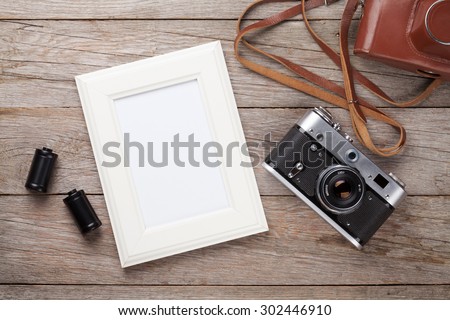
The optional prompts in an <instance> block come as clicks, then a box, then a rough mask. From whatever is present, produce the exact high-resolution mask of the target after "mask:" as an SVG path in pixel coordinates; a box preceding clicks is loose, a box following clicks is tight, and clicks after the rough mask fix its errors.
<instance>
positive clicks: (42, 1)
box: [0, 0, 343, 20]
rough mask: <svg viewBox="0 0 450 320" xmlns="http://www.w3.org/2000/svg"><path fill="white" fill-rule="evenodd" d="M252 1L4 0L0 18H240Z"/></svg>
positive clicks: (259, 13) (261, 12)
mask: <svg viewBox="0 0 450 320" xmlns="http://www.w3.org/2000/svg"><path fill="white" fill-rule="evenodd" d="M251 2H252V1H251V0H250V1H242V0H226V1H207V0H195V1H182V0H146V1H142V0H97V1H90V0H77V1H70V2H68V1H64V0H37V1H31V2H30V1H26V0H17V1H13V0H3V1H2V3H1V4H0V19H148V20H151V19H188V20H193V19H199V20H204V19H209V20H211V19H237V18H238V17H239V15H240V14H241V12H242V11H243V10H244V9H245V8H246V7H247V6H248V5H249V4H250V3H251ZM293 5H295V1H291V2H288V3H286V4H270V5H266V6H264V7H263V8H261V9H257V10H256V11H255V12H254V13H253V14H252V15H250V16H249V17H250V18H257V17H258V18H260V17H266V16H267V12H268V11H270V10H272V11H273V12H277V11H279V10H281V9H282V8H289V7H291V6H293ZM342 9H343V1H341V2H339V3H336V4H334V5H333V6H330V7H328V8H327V7H321V8H318V9H315V10H314V11H313V12H311V17H313V18H316V19H333V18H334V19H337V18H338V17H340V15H337V12H340V11H341V10H342Z"/></svg>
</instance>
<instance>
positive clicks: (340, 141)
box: [263, 107, 406, 249]
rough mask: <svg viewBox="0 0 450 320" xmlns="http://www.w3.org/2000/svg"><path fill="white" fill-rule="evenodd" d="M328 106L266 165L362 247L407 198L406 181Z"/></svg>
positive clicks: (300, 125) (310, 116)
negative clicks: (344, 128) (359, 143)
mask: <svg viewBox="0 0 450 320" xmlns="http://www.w3.org/2000/svg"><path fill="white" fill-rule="evenodd" d="M352 142H353V140H352V139H351V138H350V136H349V135H348V134H346V133H342V132H341V128H340V125H339V124H338V123H336V122H334V120H333V118H332V116H331V114H330V113H329V112H328V111H327V110H325V109H324V108H321V107H319V108H315V109H314V110H312V111H309V112H307V113H306V115H305V116H304V117H303V118H302V119H300V120H299V121H298V122H297V123H296V125H295V126H294V127H293V128H292V129H291V130H289V132H288V133H287V134H286V136H285V137H284V138H283V140H282V141H280V142H279V143H278V145H277V147H276V148H274V149H273V150H272V151H271V153H270V154H269V155H268V156H267V158H266V160H265V162H264V163H263V167H264V168H265V169H266V170H268V171H269V172H270V173H271V174H272V175H274V176H275V177H276V178H277V179H278V180H279V181H281V182H282V183H283V184H284V185H285V186H286V187H287V188H289V189H290V190H291V191H292V192H293V193H294V194H295V195H296V196H298V197H299V198H300V199H302V200H303V201H305V202H306V204H308V205H309V206H310V207H311V208H312V209H313V210H314V211H316V212H317V213H318V214H319V215H320V216H321V217H322V218H323V219H325V221H327V222H328V223H329V224H330V225H331V226H333V227H334V228H335V229H336V230H337V231H339V233H341V234H342V235H343V236H344V237H345V238H346V239H347V240H349V241H350V242H351V243H353V245H355V246H356V247H357V248H358V249H362V247H363V246H364V245H365V244H366V243H367V241H368V240H369V239H370V238H371V237H372V236H373V235H374V233H375V232H376V231H377V230H378V229H379V228H380V227H381V225H382V224H383V223H384V222H385V221H386V219H387V218H388V217H389V216H390V215H391V214H392V212H393V211H394V209H395V208H396V207H397V206H398V205H399V204H400V202H401V201H402V200H403V198H405V196H406V192H405V185H404V184H403V183H402V182H401V181H400V180H399V179H398V178H397V177H395V176H394V175H393V174H392V173H389V174H386V173H385V172H383V171H382V170H381V169H380V168H378V167H377V166H376V165H375V164H374V163H373V162H372V161H371V160H369V159H368V158H367V157H366V156H365V155H364V154H363V153H362V152H361V151H359V150H358V149H356V148H355V146H354V145H353V144H352Z"/></svg>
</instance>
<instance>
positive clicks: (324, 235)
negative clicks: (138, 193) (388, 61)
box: [0, 0, 450, 299]
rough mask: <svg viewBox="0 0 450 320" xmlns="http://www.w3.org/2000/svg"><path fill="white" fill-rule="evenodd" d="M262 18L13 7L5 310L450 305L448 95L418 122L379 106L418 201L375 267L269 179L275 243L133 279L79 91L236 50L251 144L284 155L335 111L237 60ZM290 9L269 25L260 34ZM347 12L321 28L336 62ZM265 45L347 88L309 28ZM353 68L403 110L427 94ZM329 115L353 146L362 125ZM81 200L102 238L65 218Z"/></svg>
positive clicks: (2, 161)
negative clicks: (51, 303) (49, 151)
mask: <svg viewBox="0 0 450 320" xmlns="http://www.w3.org/2000/svg"><path fill="white" fill-rule="evenodd" d="M249 2H250V0H248V1H238V0H228V1H206V0H195V1H178V0H176V1H175V0H173V1H162V0H159V1H158V0H153V1H138V0H127V1H118V0H98V1H92V0H79V1H56V0H55V1H45V0H35V1H26V0H2V2H1V4H0V19H1V20H0V34H1V37H0V43H1V46H0V60H1V62H0V66H1V69H0V70H1V73H0V139H1V140H0V298H3V299H13V298H15V299H36V298H41V299H47V298H52V299H60V298H67V299H85V298H86V299H109V298H116V299H131V298H146V299H157V298H159V299H166V298H200V299H209V298H223V299H229V298H230V299H231V298H260V299H266V298H286V299H290V298H297V299H307V298H322V299H334V298H357V299H359V298H366V299H372V298H375V299H379V298H383V299H384V298H387V299H390V298H431V299H435V298H436V299H437V298H446V299H449V298H450V214H449V211H450V210H449V207H450V193H449V189H450V188H449V187H450V183H449V159H450V144H449V142H450V141H449V134H450V127H449V122H450V113H449V110H450V107H449V101H450V90H449V89H450V85H448V84H447V85H444V86H443V87H441V88H440V89H438V90H437V91H436V92H435V93H434V94H433V95H432V96H431V97H430V98H429V99H428V100H426V101H425V102H423V103H422V104H421V105H420V106H418V107H412V108H408V109H402V110H400V109H397V108H393V107H389V106H387V105H386V104H385V103H382V102H380V101H378V100H375V99H374V98H369V99H371V101H374V102H375V103H376V104H378V105H380V106H381V107H382V108H383V109H384V111H385V112H387V113H388V114H390V115H392V116H393V117H394V118H396V119H398V120H400V121H401V122H402V123H403V124H404V125H405V127H406V129H407V132H408V143H407V146H406V148H405V149H404V151H403V152H402V153H401V154H400V155H398V156H396V157H393V158H389V159H382V158H380V157H377V156H373V155H370V153H368V155H369V156H371V157H372V159H373V160H374V161H375V162H377V163H378V164H379V165H380V166H381V167H382V168H384V169H385V170H386V171H387V172H389V171H392V172H394V173H396V174H397V176H399V177H400V178H401V179H403V180H404V181H405V183H406V184H407V191H408V193H409V196H408V198H407V199H406V201H404V203H402V205H401V207H400V208H399V209H398V210H396V211H395V212H394V214H393V215H392V217H391V218H390V219H389V220H388V221H387V222H386V224H385V225H383V227H382V228H381V229H380V230H379V232H378V233H377V234H376V235H375V237H374V238H373V239H372V240H371V241H370V242H369V244H368V245H367V247H366V248H365V249H364V250H363V251H358V250H355V249H354V248H353V247H352V246H351V244H350V243H348V242H347V241H346V240H344V239H343V238H342V237H341V236H340V235H339V234H338V233H337V232H335V231H334V230H333V229H332V228H331V227H330V226H329V225H328V224H326V223H325V222H324V221H322V220H321V219H320V218H319V217H318V216H317V215H316V214H315V213H314V212H313V211H312V210H311V209H309V208H308V207H307V206H306V205H305V204H304V203H303V202H302V201H300V200H299V199H297V198H296V197H294V196H293V195H292V194H290V193H289V191H288V190H287V189H285V188H284V187H283V186H282V185H281V184H280V183H278V182H277V181H275V179H274V178H273V177H272V176H270V175H269V174H268V173H266V172H265V171H264V170H263V169H261V168H260V167H257V168H256V169H255V171H256V175H257V179H258V184H259V188H260V192H261V195H262V201H263V204H264V208H265V211H266V215H267V219H268V223H269V226H270V231H269V232H267V233H265V234H260V235H256V236H251V237H247V238H244V239H240V240H236V241H231V242H228V243H224V244H220V245H216V246H213V247H209V248H204V249H201V250H196V251H193V252H188V253H184V254H180V255H177V256H173V257H169V258H165V259H161V260H157V261H154V262H149V263H145V264H142V265H138V266H134V267H131V268H128V269H121V268H120V265H119V260H118V256H117V252H116V247H115V243H114V240H113V235H112V231H111V226H110V222H109V218H108V215H107V211H106V208H105V203H104V198H103V195H102V189H101V187H100V182H99V179H98V173H97V170H96V167H95V163H94V159H93V153H92V149H91V145H90V142H89V137H88V134H87V131H86V126H85V122H84V118H83V115H82V111H81V107H80V101H79V98H78V94H77V90H76V87H75V82H74V76H75V75H78V74H82V73H86V72H90V71H94V70H99V69H102V68H106V67H110V66H114V65H118V64H122V63H126V62H131V61H135V60H139V59H142V58H146V57H151V56H156V55H159V54H163V53H167V52H171V51H175V50H178V49H182V48H187V47H191V46H195V45H198V44H203V43H206V42H209V41H213V40H221V41H222V45H223V47H224V50H225V54H226V60H227V64H228V67H229V72H230V77H231V80H232V85H233V89H234V92H235V95H236V100H237V104H238V106H239V111H240V115H241V119H242V122H243V127H244V131H245V134H246V137H247V139H248V140H249V141H262V140H263V139H264V136H265V134H266V133H269V132H270V133H271V134H272V139H273V140H275V141H277V140H279V139H280V138H281V137H282V135H283V134H284V133H285V132H286V130H287V129H288V128H289V127H290V126H291V125H293V123H294V122H295V121H296V119H297V118H299V117H300V116H302V115H303V114H304V112H305V110H307V109H310V108H312V107H314V106H319V105H324V106H327V105H326V104H324V103H322V102H321V101H318V100H316V99H315V98H312V97H309V96H306V95H305V94H302V93H299V92H296V91H294V90H291V89H288V88H285V87H283V86H281V85H279V84H277V83H274V82H272V81H271V80H268V79H265V78H263V77H261V76H259V75H257V74H254V73H252V72H251V71H249V70H247V69H245V68H243V67H242V66H241V65H240V64H239V63H238V62H237V61H236V60H235V58H234V56H233V52H232V43H233V39H234V36H235V25H236V18H237V17H238V15H239V13H240V12H241V11H242V10H243V9H244V8H245V7H246V6H247V4H248V3H249ZM287 5H290V4H287ZM282 7H283V6H282ZM284 7H286V4H285V5H284ZM278 8H280V6H278V5H270V6H268V7H266V8H264V9H261V10H257V11H256V13H255V14H253V15H251V16H250V19H255V18H261V17H266V16H268V15H269V14H270V13H273V12H276V10H278ZM342 8H343V3H342V2H341V3H338V4H334V5H331V6H329V7H323V8H320V9H316V10H314V12H311V14H310V16H311V17H312V18H313V20H314V21H313V22H312V24H313V27H315V28H316V29H317V30H318V32H319V33H320V34H321V35H322V36H323V37H324V38H325V39H326V40H327V41H329V42H330V43H332V45H333V46H335V47H336V48H337V44H338V39H337V37H336V33H337V30H338V24H339V17H340V14H341V11H342ZM356 26H357V21H355V23H354V26H353V29H354V30H353V35H352V37H353V38H354V35H355V33H356ZM257 42H258V43H259V44H261V45H262V47H264V48H266V49H267V50H270V51H271V52H275V53H278V54H280V55H284V56H289V57H291V58H292V59H293V60H294V61H296V62H299V63H301V64H303V65H305V66H307V67H308V68H309V69H310V70H312V71H315V72H319V73H321V74H322V75H324V76H325V77H327V78H329V79H332V80H335V81H337V82H338V83H342V81H341V76H340V72H339V70H337V68H336V67H335V66H334V65H333V64H332V63H331V62H329V61H328V60H327V59H326V58H325V57H324V56H323V55H322V54H321V53H320V51H319V49H318V47H317V46H316V45H315V44H313V43H312V40H311V39H310V38H309V36H308V35H307V34H306V32H305V28H304V26H303V24H302V23H301V22H300V21H298V20H292V21H289V22H287V23H285V24H283V25H282V26H281V27H280V28H276V29H272V30H270V31H268V32H266V33H264V34H261V35H260V36H259V38H258V40H257ZM263 44H264V45H263ZM393 45H395V44H393ZM248 56H249V55H248ZM252 57H253V56H252ZM353 61H354V64H355V66H357V67H358V68H360V69H361V70H363V71H364V73H365V74H366V75H368V77H369V78H371V79H372V80H373V81H374V82H376V83H377V84H378V85H380V86H381V87H382V88H383V89H385V90H386V91H387V92H388V93H389V94H391V95H392V96H393V97H394V98H396V99H399V100H406V99H407V98H408V97H411V96H412V95H414V94H415V93H416V92H418V90H420V89H421V88H423V87H424V83H425V82H424V80H423V79H421V78H419V77H417V76H415V75H412V74H408V73H406V72H403V71H400V70H396V69H393V68H389V67H386V66H384V65H381V64H377V63H373V62H368V61H363V60H361V59H358V58H355V59H354V60H353ZM264 63H267V64H268V62H264ZM358 90H359V92H360V93H361V95H362V96H364V97H370V96H369V95H368V94H367V92H365V91H364V90H362V89H361V88H358ZM330 110H332V112H333V113H334V114H335V116H336V117H337V118H338V120H340V121H341V123H342V125H343V127H344V128H345V129H346V130H347V131H349V132H352V131H351V128H350V123H349V121H348V115H347V113H346V112H345V111H343V110H339V109H336V108H333V107H331V106H330ZM372 128H373V132H374V136H375V138H376V140H377V141H378V142H379V143H380V144H384V143H388V142H390V141H393V139H395V133H394V132H393V130H392V129H390V128H387V127H385V126H383V125H377V124H375V125H374V126H372ZM42 146H48V147H52V148H53V149H54V150H55V151H56V152H57V153H58V154H59V159H58V164H57V168H56V172H55V176H54V179H53V181H52V184H51V187H50V190H49V192H48V194H42V195H41V194H33V193H30V192H29V191H27V190H26V189H25V188H24V183H25V180H26V176H27V173H28V169H29V166H30V162H31V159H32V155H33V153H34V149H35V148H41V147H42ZM259 151H260V152H261V157H263V153H262V150H259ZM73 188H83V189H85V190H86V192H87V193H88V194H89V198H90V199H91V202H92V204H93V205H94V207H95V209H96V211H97V213H98V215H99V217H100V218H101V220H102V221H103V223H104V226H103V227H102V228H101V230H98V231H99V232H96V233H94V234H91V235H90V236H87V237H83V236H81V234H80V233H79V232H78V230H77V228H76V227H75V225H74V223H73V221H72V218H71V217H70V214H69V213H68V212H67V210H66V208H65V207H64V204H63V202H62V199H63V198H64V197H65V194H66V193H67V192H68V191H69V190H71V189H73Z"/></svg>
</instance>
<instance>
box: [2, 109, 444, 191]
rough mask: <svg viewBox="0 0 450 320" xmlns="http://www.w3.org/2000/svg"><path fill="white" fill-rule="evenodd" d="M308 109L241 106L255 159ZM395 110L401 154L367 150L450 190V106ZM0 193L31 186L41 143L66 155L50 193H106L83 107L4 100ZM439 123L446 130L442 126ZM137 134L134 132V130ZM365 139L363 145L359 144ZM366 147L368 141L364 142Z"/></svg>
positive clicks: (343, 117)
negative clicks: (403, 133) (11, 104)
mask: <svg viewBox="0 0 450 320" xmlns="http://www.w3.org/2000/svg"><path fill="white" fill-rule="evenodd" d="M305 111H306V110H305V109H300V108H295V109H269V108H265V109H241V110H240V116H241V120H242V123H243V128H244V133H245V135H246V138H247V141H248V143H249V145H250V143H252V144H255V143H256V144H257V145H258V147H252V145H250V146H251V148H250V150H251V151H252V152H253V153H255V155H256V156H257V157H255V163H260V162H261V161H263V159H264V158H265V156H266V155H267V154H268V151H267V149H266V147H267V146H270V144H269V143H263V141H265V140H268V139H269V138H268V136H267V134H269V133H270V134H271V141H274V142H276V141H279V140H280V139H282V137H283V135H284V134H285V133H286V132H287V131H288V129H289V128H290V127H291V126H293V125H294V123H295V121H296V120H297V119H298V118H300V117H301V116H302V115H303V114H304V112H305ZM334 114H335V116H336V118H337V119H339V121H340V122H341V123H342V126H343V128H344V129H345V130H347V131H348V132H351V129H350V123H349V120H348V115H347V113H346V111H344V110H338V109H335V110H334ZM389 114H391V115H392V116H393V117H394V118H397V119H404V122H405V126H406V129H407V132H408V141H407V146H406V148H405V150H404V152H403V153H402V154H401V155H399V156H397V157H394V158H389V159H386V158H381V157H378V156H375V155H372V154H370V153H369V152H367V154H368V155H369V156H370V157H371V158H372V159H373V160H374V161H375V162H376V163H377V164H378V165H379V166H380V167H381V168H382V169H384V170H385V171H387V172H390V171H391V172H394V173H395V174H396V175H398V176H399V177H400V178H401V179H403V180H404V181H405V183H406V185H407V191H408V193H409V194H410V195H449V190H450V179H449V161H448V159H449V158H450V144H449V143H448V137H449V136H448V134H449V133H450V127H449V123H450V114H449V113H448V112H446V113H442V111H441V109H439V108H436V109H434V108H430V109H428V110H427V114H428V115H429V116H428V117H424V110H422V109H405V110H398V109H392V110H389ZM372 127H373V128H374V131H373V132H374V137H375V139H376V141H378V142H380V143H382V144H383V143H387V142H389V141H392V140H393V139H395V137H396V135H395V133H394V132H392V130H391V129H390V128H387V127H384V126H376V125H375V124H374V125H373V126H372ZM0 128H1V132H0V142H1V143H0V166H1V167H2V169H3V170H2V172H1V174H0V182H1V183H0V194H29V192H28V191H27V190H26V189H25V188H24V184H25V180H26V177H27V174H28V170H29V167H30V163H31V160H32V158H33V154H34V148H41V147H43V146H47V147H51V148H53V149H54V150H55V152H56V153H58V155H59V158H58V162H57V165H56V170H55V174H54V177H53V179H52V183H51V185H50V188H49V192H50V193H66V192H68V191H69V190H71V189H73V188H74V187H77V188H82V187H84V188H85V190H86V192H88V193H102V190H101V186H100V181H99V178H98V173H97V169H96V166H95V162H94V157H93V153H92V147H91V144H90V141H89V137H88V134H87V130H86V125H85V122H84V118H83V114H82V111H81V108H8V109H7V108H0ZM438 128H439V130H437V129H438ZM130 138H131V139H133V136H131V137H130ZM358 146H359V145H358ZM359 148H361V150H363V149H362V147H361V146H359ZM255 171H256V176H257V180H258V185H259V189H260V192H261V194H263V195H288V194H290V192H289V191H288V190H287V189H286V188H285V187H284V186H282V185H281V183H278V182H277V181H276V180H275V179H274V178H273V177H272V176H271V175H270V174H268V173H267V172H266V171H265V170H264V169H262V168H261V167H260V166H258V167H257V168H256V169H255Z"/></svg>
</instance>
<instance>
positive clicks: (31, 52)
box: [0, 2, 450, 108]
mask: <svg viewBox="0 0 450 320" xmlns="http://www.w3.org/2000/svg"><path fill="white" fill-rule="evenodd" d="M221 3H222V2H221ZM313 25H314V26H316V27H317V29H318V32H319V34H321V35H322V36H323V37H324V38H325V40H327V41H329V42H330V43H331V44H332V45H333V46H334V47H335V48H336V49H337V48H338V38H337V37H336V36H335V34H336V32H337V30H338V29H339V26H338V21H317V22H313ZM354 27H356V24H355V25H354ZM354 29H355V28H354ZM354 31H355V30H354ZM234 36H235V21H196V22H195V23H192V22H191V21H178V20H171V21H147V20H138V21H40V20H38V21H0V62H1V70H0V98H1V99H0V107H76V106H77V105H78V104H79V98H78V95H77V91H76V86H75V82H74V79H73V78H74V76H75V75H78V74H82V73H86V72H91V71H95V70H99V69H102V68H106V67H110V66H115V65H119V64H123V63H127V62H132V61H136V60H139V59H143V58H146V57H152V56H156V55H160V54H164V53H167V52H171V51H175V50H178V49H182V48H187V47H191V46H195V45H199V44H203V43H206V42H209V41H213V40H221V41H222V44H223V47H224V51H225V54H226V60H227V64H228V67H229V72H230V77H231V80H232V85H233V88H234V91H235V95H236V100H237V103H238V106H239V107H240V108H262V107H268V108H271V107H298V106H308V105H318V104H323V103H322V102H321V101H319V100H318V99H316V98H312V97H310V96H307V95H305V94H303V93H300V92H297V91H295V90H293V89H290V88H287V87H284V86H282V85H279V84H277V83H275V82H273V81H272V80H270V79H266V78H264V77H262V76H260V75H257V74H255V73H253V72H251V71H249V70H247V69H245V68H244V67H243V66H241V65H240V64H239V62H237V60H236V59H235V57H234V54H233V40H234ZM256 43H259V44H266V45H264V46H261V47H262V48H265V49H266V50H269V51H270V52H273V53H276V54H279V55H281V56H285V57H290V58H292V59H293V61H295V62H297V63H301V64H302V65H304V66H306V67H307V68H309V69H310V70H311V71H313V72H317V73H319V74H321V75H323V76H324V77H326V78H328V79H331V80H333V81H336V82H338V83H342V79H341V78H342V77H341V75H340V71H338V70H337V67H336V66H335V65H334V64H333V63H332V62H330V61H329V60H328V59H327V58H326V57H325V56H324V55H323V54H322V53H320V52H319V50H320V49H319V48H318V46H317V45H315V44H313V41H312V39H311V38H310V37H309V35H308V34H307V32H306V30H305V28H304V26H303V24H302V23H301V22H299V21H295V22H294V21H293V22H288V23H286V24H285V25H283V26H282V27H280V28H275V29H271V30H269V31H268V32H267V33H264V34H262V35H261V36H260V38H258V40H257V41H256ZM269 44H270V45H269ZM243 53H244V54H246V55H247V56H248V57H251V58H252V59H255V61H260V62H261V63H264V64H265V65H268V66H272V67H273V68H275V69H278V70H282V69H281V67H279V66H278V65H275V64H273V63H269V62H268V61H264V60H262V59H261V58H259V57H254V55H252V54H249V53H248V52H246V51H243ZM353 60H354V63H355V66H357V67H358V68H359V69H361V70H363V71H364V72H365V73H366V74H367V75H368V77H369V78H370V79H372V80H373V81H374V82H375V83H377V84H378V85H379V86H380V87H381V88H382V89H383V90H385V91H386V92H387V93H388V94H390V95H392V96H393V98H395V99H399V100H406V99H408V98H410V97H412V96H414V95H415V94H417V92H418V91H419V90H421V89H423V87H424V83H425V81H424V80H423V79H420V78H418V77H416V76H414V75H412V74H409V73H407V72H404V71H400V70H397V69H394V68H390V67H386V66H384V65H381V64H379V63H375V62H372V61H367V60H362V59H360V58H354V59H353ZM283 72H284V70H283ZM286 72H287V71H286ZM267 88H272V89H271V90H270V94H268V91H267ZM449 89H450V84H449V83H447V84H446V85H444V86H443V87H442V88H440V89H438V90H437V92H436V93H435V94H433V95H432V97H430V98H429V99H428V100H426V101H425V102H423V103H422V106H424V107H426V106H447V105H448V99H449V95H450V90H449ZM359 90H360V92H361V96H362V97H364V98H366V99H369V100H370V101H372V102H373V103H376V104H379V105H381V106H383V105H386V103H384V102H380V101H379V100H378V99H376V98H374V97H373V96H371V95H370V94H368V93H367V92H366V91H365V90H362V89H360V88H359Z"/></svg>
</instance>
